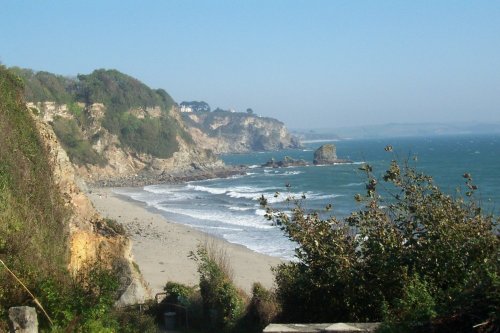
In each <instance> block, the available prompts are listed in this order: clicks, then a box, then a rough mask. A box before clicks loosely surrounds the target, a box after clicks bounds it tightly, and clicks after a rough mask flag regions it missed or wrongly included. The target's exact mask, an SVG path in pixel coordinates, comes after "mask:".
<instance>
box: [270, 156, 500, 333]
mask: <svg viewBox="0 0 500 333" xmlns="http://www.w3.org/2000/svg"><path fill="white" fill-rule="evenodd" d="M387 150H388V151H390V150H391V149H389V148H388V149H387ZM361 169H362V170H363V171H364V172H366V175H367V178H368V179H367V182H366V190H367V191H366V195H365V196H361V195H357V196H356V199H357V200H358V201H360V202H364V203H365V207H364V209H362V210H360V211H358V212H353V213H352V214H351V215H350V216H348V217H347V218H345V219H337V218H336V217H333V216H332V217H328V218H326V219H325V218H322V217H321V216H324V215H325V214H322V213H321V214H320V213H319V212H308V211H306V210H305V209H304V208H303V207H302V205H301V202H300V201H298V200H297V201H296V203H297V205H296V207H295V208H294V209H293V210H292V214H290V215H288V214H285V213H283V212H279V211H278V212H276V211H273V210H272V209H271V208H269V207H268V217H269V218H270V219H273V220H274V221H275V222H276V223H277V224H278V225H280V226H281V228H282V229H283V231H284V232H285V234H286V235H287V236H288V237H289V238H291V239H292V240H293V241H295V242H297V243H298V244H299V247H298V248H297V250H296V257H297V259H298V261H296V262H291V263H285V264H282V265H280V266H278V267H277V269H276V270H275V274H276V283H277V297H278V300H279V301H280V303H281V304H282V307H283V313H282V316H283V320H292V321H329V322H331V321H380V320H382V319H383V317H384V313H390V314H393V315H394V316H395V317H396V319H397V320H399V321H406V322H407V323H409V325H408V326H409V327H413V328H415V329H417V328H418V327H422V325H425V324H422V322H425V321H427V322H429V321H431V323H432V325H433V326H434V327H440V331H443V329H441V328H443V327H445V326H448V327H453V329H457V330H458V331H469V330H472V326H473V325H475V324H479V323H482V322H485V323H486V325H490V326H491V325H493V326H495V325H497V327H498V317H497V315H496V313H498V312H499V300H498V297H497V296H498V294H499V288H498V286H499V284H498V272H499V261H498V252H499V249H500V247H499V245H500V241H499V238H498V236H497V233H498V229H497V225H498V219H497V218H495V217H493V216H491V215H484V214H483V213H482V210H481V208H480V206H479V205H478V204H477V203H476V202H475V201H474V199H473V198H474V191H475V190H476V189H477V187H476V186H475V185H474V184H473V183H472V178H471V176H470V175H469V174H465V175H464V179H465V184H466V190H465V196H462V195H460V193H459V194H457V196H456V197H452V196H450V195H447V194H445V193H443V192H441V191H440V189H439V188H438V187H437V186H436V185H435V184H434V182H433V180H432V178H431V177H429V176H427V175H425V174H422V173H419V172H417V171H416V170H415V168H414V167H412V166H410V165H409V164H408V163H406V164H404V165H403V166H400V165H399V164H398V163H397V162H396V161H392V163H391V165H390V168H389V169H388V170H387V171H386V173H385V175H384V177H383V181H385V182H387V183H389V186H387V189H388V191H389V194H390V198H389V199H387V200H384V199H383V197H382V196H381V194H380V193H379V192H378V190H377V185H378V183H379V180H378V179H376V178H375V177H374V176H373V173H372V168H371V166H369V165H364V166H362V167H361ZM263 203H264V204H265V198H264V200H263ZM433 318H434V319H433ZM440 323H445V324H444V325H441V326H440Z"/></svg>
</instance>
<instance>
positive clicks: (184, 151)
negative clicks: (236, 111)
mask: <svg viewBox="0 0 500 333" xmlns="http://www.w3.org/2000/svg"><path fill="white" fill-rule="evenodd" d="M28 107H29V108H31V109H33V110H36V111H37V113H38V114H39V115H40V119H42V121H43V122H45V123H47V124H53V122H54V120H57V119H61V118H63V119H67V120H69V121H73V122H75V123H77V124H78V127H79V128H80V130H81V132H82V133H83V138H84V139H85V140H87V141H88V142H90V143H91V148H92V149H93V150H94V151H95V152H96V153H98V154H99V155H100V156H101V157H102V159H103V160H104V161H105V163H101V164H98V163H96V164H92V163H85V164H81V163H80V164H75V167H76V169H77V172H78V174H79V175H80V176H82V177H83V178H84V179H85V180H88V181H91V182H95V181H101V180H106V179H116V178H120V177H134V176H135V175H137V174H139V173H141V172H148V173H151V174H161V173H163V172H171V173H179V172H188V171H191V170H200V169H206V170H210V169H214V168H220V167H223V166H224V164H223V162H222V161H220V160H219V159H217V158H216V156H215V155H214V154H213V153H212V152H211V151H210V150H208V149H204V147H203V146H202V147H198V146H196V145H194V144H193V143H189V142H186V140H185V139H184V138H183V137H181V136H180V135H177V136H176V138H175V139H176V140H177V143H178V151H176V152H175V153H173V156H171V157H169V158H157V157H155V156H153V155H151V154H146V153H139V152H137V151H135V150H134V149H132V148H130V147H127V146H125V145H123V143H122V142H120V139H119V138H118V136H117V135H116V134H113V133H111V132H110V131H108V130H107V129H106V128H105V127H104V126H103V124H102V122H103V118H104V115H105V113H106V106H105V105H104V104H102V103H93V104H90V105H85V104H83V103H80V107H81V112H82V114H83V116H82V115H80V119H82V118H83V119H84V121H81V120H77V119H76V116H75V115H74V114H73V113H71V112H70V111H69V107H68V105H66V104H57V103H54V102H43V103H42V102H39V103H28ZM128 113H129V114H130V116H131V117H135V118H137V119H144V118H145V117H150V118H158V117H160V116H161V111H160V108H159V107H151V108H146V109H140V108H139V109H131V110H129V112H128ZM170 116H171V117H173V118H174V119H176V120H177V121H178V122H179V124H180V126H183V124H182V120H181V116H180V115H179V113H178V112H177V110H176V109H174V110H171V113H170Z"/></svg>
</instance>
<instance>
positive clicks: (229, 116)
mask: <svg viewBox="0 0 500 333" xmlns="http://www.w3.org/2000/svg"><path fill="white" fill-rule="evenodd" d="M183 120H184V122H185V123H186V125H187V129H188V131H189V133H190V134H191V136H192V137H193V140H194V141H195V143H196V145H197V146H198V147H201V148H205V149H211V150H212V151H214V152H215V153H216V154H221V153H243V152H250V151H270V150H279V149H286V148H298V147H300V142H299V141H298V139H296V138H295V137H292V136H291V135H290V133H289V132H288V130H287V129H286V127H285V125H284V124H283V123H282V122H280V121H278V120H276V119H272V118H265V117H259V116H256V115H251V114H247V113H241V112H236V113H232V112H227V111H214V112H196V113H185V114H183Z"/></svg>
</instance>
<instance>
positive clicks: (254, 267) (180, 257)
mask: <svg viewBox="0 0 500 333" xmlns="http://www.w3.org/2000/svg"><path fill="white" fill-rule="evenodd" d="M130 187H132V186H130ZM87 195H88V197H89V198H90V200H91V201H92V203H93V204H94V207H95V208H96V209H97V211H98V212H99V213H100V214H101V215H102V216H103V217H105V218H111V219H114V220H116V221H117V222H118V223H120V224H121V225H122V226H123V227H124V228H125V230H126V231H127V236H128V237H129V239H130V240H131V241H132V256H133V259H134V261H135V263H136V264H137V265H138V266H139V269H140V271H141V274H142V275H143V277H144V280H145V281H146V282H147V283H148V284H149V287H150V288H151V290H152V292H153V296H154V294H156V293H158V292H162V291H163V287H164V286H165V284H166V283H167V282H168V281H173V282H180V283H184V284H187V285H191V286H192V285H197V284H198V283H199V275H198V272H197V264H196V262H195V261H194V260H192V259H190V258H188V256H189V253H190V252H191V251H193V252H196V249H197V246H198V245H199V244H204V243H206V242H208V243H214V244H216V245H217V246H219V247H221V248H223V249H225V250H226V253H227V255H228V258H229V260H230V264H231V267H232V269H233V272H234V274H233V280H234V283H235V284H236V286H237V287H239V288H241V289H243V290H244V291H245V292H246V293H247V294H249V295H251V290H252V284H253V283H254V282H260V283H262V285H263V286H264V287H266V288H272V287H273V285H274V276H273V274H272V272H271V267H274V266H277V265H279V264H280V263H283V262H284V261H283V260H282V259H280V258H277V257H271V256H268V255H264V254H260V253H257V252H254V251H252V250H250V249H248V248H246V247H245V246H243V245H238V244H233V243H230V242H228V241H226V240H224V239H221V238H217V237H215V236H212V235H209V234H206V233H204V232H201V231H199V230H196V229H194V228H191V227H188V226H185V225H182V224H180V223H176V222H173V221H170V220H167V219H166V218H165V217H163V216H162V215H161V214H160V213H157V212H155V211H153V210H152V209H150V208H148V207H147V205H146V204H144V203H141V202H138V201H135V200H133V199H131V198H128V197H125V196H122V195H119V194H116V193H114V192H113V187H96V186H91V187H89V191H88V192H87Z"/></svg>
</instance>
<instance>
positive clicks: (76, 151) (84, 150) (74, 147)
mask: <svg viewBox="0 0 500 333" xmlns="http://www.w3.org/2000/svg"><path fill="white" fill-rule="evenodd" d="M52 128H53V129H54V132H55V133H56V135H57V137H58V138H59V140H60V141H61V144H62V146H63V148H64V150H65V151H66V153H67V154H68V156H69V158H70V160H71V161H72V162H73V163H76V164H79V165H85V164H94V165H101V166H104V165H105V164H106V159H105V158H104V157H103V156H101V155H100V154H99V153H98V152H96V151H95V150H94V149H93V148H92V145H91V144H90V142H89V141H88V140H87V139H86V138H85V137H84V135H83V132H82V130H81V129H80V127H79V126H78V124H77V123H76V121H75V120H74V119H67V118H61V117H56V118H55V119H54V121H53V122H52Z"/></svg>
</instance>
